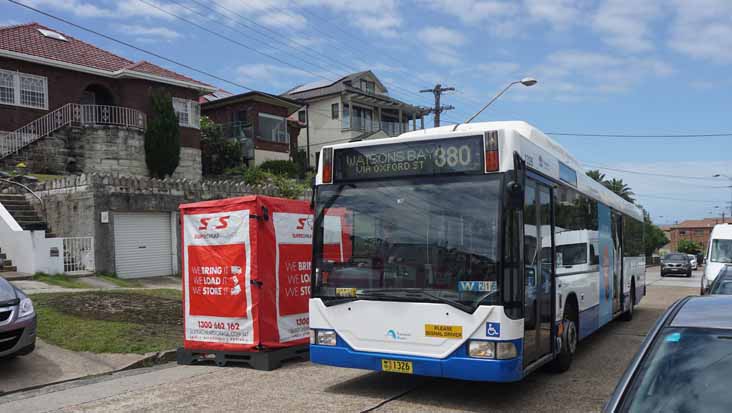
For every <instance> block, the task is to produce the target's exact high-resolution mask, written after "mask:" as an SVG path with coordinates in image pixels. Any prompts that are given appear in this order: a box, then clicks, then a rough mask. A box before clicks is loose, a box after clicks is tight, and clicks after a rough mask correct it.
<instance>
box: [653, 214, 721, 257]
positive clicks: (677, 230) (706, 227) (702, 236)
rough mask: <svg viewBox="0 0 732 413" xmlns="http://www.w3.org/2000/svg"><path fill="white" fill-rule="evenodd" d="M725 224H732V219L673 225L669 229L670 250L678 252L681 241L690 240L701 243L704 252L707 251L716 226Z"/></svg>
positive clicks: (685, 222)
mask: <svg viewBox="0 0 732 413" xmlns="http://www.w3.org/2000/svg"><path fill="white" fill-rule="evenodd" d="M723 223H732V218H704V219H688V220H686V221H681V222H679V223H677V224H674V225H671V227H670V228H669V232H670V236H669V239H670V240H671V242H670V243H669V245H668V249H669V250H670V251H678V247H679V241H681V240H690V241H694V242H697V243H699V244H700V245H701V246H702V251H707V247H708V243H709V237H710V236H711V234H712V229H713V228H714V226H715V225H717V224H723Z"/></svg>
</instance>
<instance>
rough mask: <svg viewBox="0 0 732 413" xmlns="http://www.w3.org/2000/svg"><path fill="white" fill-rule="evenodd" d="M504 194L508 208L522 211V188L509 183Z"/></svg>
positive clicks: (519, 185)
mask: <svg viewBox="0 0 732 413" xmlns="http://www.w3.org/2000/svg"><path fill="white" fill-rule="evenodd" d="M506 193H507V195H508V196H507V198H508V208H510V209H522V208H523V207H524V188H523V187H522V186H521V184H519V183H518V182H516V181H511V182H509V183H508V184H507V185H506Z"/></svg>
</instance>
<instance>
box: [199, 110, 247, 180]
mask: <svg viewBox="0 0 732 413" xmlns="http://www.w3.org/2000/svg"><path fill="white" fill-rule="evenodd" d="M242 158H243V150H242V146H241V142H239V141H238V140H236V139H225V138H224V137H223V134H222V130H221V127H220V126H219V125H217V124H215V123H213V122H212V121H211V120H209V119H208V118H207V117H205V116H204V117H202V118H201V168H202V170H203V175H204V176H209V175H221V174H222V173H225V172H226V171H227V170H229V169H236V168H240V167H241V166H242Z"/></svg>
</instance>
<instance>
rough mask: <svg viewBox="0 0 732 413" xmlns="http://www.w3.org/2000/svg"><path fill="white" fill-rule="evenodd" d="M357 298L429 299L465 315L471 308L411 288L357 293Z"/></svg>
mask: <svg viewBox="0 0 732 413" xmlns="http://www.w3.org/2000/svg"><path fill="white" fill-rule="evenodd" d="M356 295H357V296H364V297H379V298H397V299H398V298H424V297H429V298H431V299H432V300H435V301H437V302H440V303H444V304H447V305H450V306H453V307H455V308H457V309H459V310H462V311H465V312H466V313H472V312H473V307H471V306H468V305H465V304H463V303H461V302H459V301H455V300H451V299H449V298H445V297H441V296H439V295H437V294H432V293H430V292H427V291H424V290H419V289H411V288H386V289H374V290H367V291H359V292H358V293H357V294H356Z"/></svg>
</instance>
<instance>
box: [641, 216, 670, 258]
mask: <svg viewBox="0 0 732 413" xmlns="http://www.w3.org/2000/svg"><path fill="white" fill-rule="evenodd" d="M643 226H644V228H643V250H644V251H645V254H646V257H651V256H653V253H654V252H655V251H656V250H657V249H659V248H661V247H663V246H664V245H666V244H668V242H669V239H668V237H666V234H665V233H664V232H663V230H661V228H659V227H658V226H656V225H654V224H653V222H652V221H651V215H650V214H649V213H648V212H647V211H646V210H645V209H644V210H643Z"/></svg>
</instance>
